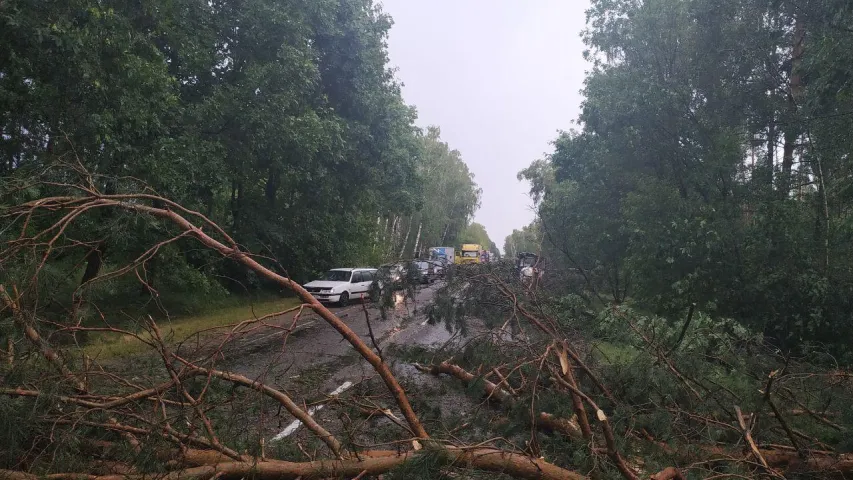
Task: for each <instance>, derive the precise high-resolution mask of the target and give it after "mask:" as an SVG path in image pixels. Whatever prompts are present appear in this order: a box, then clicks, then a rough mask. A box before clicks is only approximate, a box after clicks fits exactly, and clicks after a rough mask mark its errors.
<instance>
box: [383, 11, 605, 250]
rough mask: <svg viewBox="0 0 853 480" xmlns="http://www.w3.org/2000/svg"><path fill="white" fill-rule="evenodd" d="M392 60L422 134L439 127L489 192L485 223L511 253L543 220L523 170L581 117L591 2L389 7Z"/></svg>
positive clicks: (485, 196)
mask: <svg viewBox="0 0 853 480" xmlns="http://www.w3.org/2000/svg"><path fill="white" fill-rule="evenodd" d="M382 4H383V8H384V10H385V11H386V12H387V13H389V14H390V15H391V16H392V17H393V18H394V27H393V28H392V29H391V35H390V39H389V51H390V56H391V64H392V65H394V66H396V67H398V69H399V71H398V72H397V77H398V78H399V79H400V80H401V81H402V82H403V83H404V84H405V86H404V87H403V96H404V97H405V99H406V102H407V103H410V104H413V105H415V106H417V109H418V116H419V120H418V123H419V124H420V125H421V126H427V125H438V126H439V127H441V133H442V138H443V139H444V140H445V141H446V142H448V143H449V144H450V146H451V148H455V149H457V150H459V151H460V152H461V153H462V158H463V159H464V160H465V162H466V163H467V164H468V167H469V168H470V169H471V171H473V172H474V175H475V176H476V181H477V183H478V184H479V185H480V187H481V188H482V189H483V197H482V206H481V207H480V210H479V211H478V212H477V214H476V217H475V220H476V221H478V222H480V223H482V224H483V225H485V226H486V230H487V231H488V232H489V236H490V237H491V238H492V240H493V241H494V242H495V243H496V244H497V245H498V247H500V248H503V241H504V238H505V237H506V236H507V235H509V234H510V233H511V232H512V230H513V229H514V228H521V227H522V226H523V225H526V224H528V223H530V221H531V220H532V219H533V211H532V207H531V201H530V199H529V198H528V197H527V195H526V192H527V189H526V186H527V185H526V184H523V183H521V182H519V181H518V180H516V174H517V173H518V171H519V170H521V169H522V168H524V167H526V166H527V165H529V164H530V162H532V161H533V160H535V159H537V158H541V157H542V156H543V155H544V154H545V153H547V152H549V151H550V150H551V147H550V145H549V143H548V142H550V141H551V140H553V139H554V138H555V137H556V135H557V130H568V129H569V128H571V126H572V123H571V121H572V120H573V119H575V118H576V117H577V114H578V107H579V104H580V102H581V100H582V97H581V95H580V94H579V93H578V91H579V90H580V89H581V88H582V86H583V77H584V71H585V70H586V69H587V67H588V64H587V63H586V62H585V61H584V60H583V58H582V56H581V54H582V52H583V49H584V46H583V43H582V42H581V40H580V37H579V34H580V31H581V30H582V29H583V28H584V24H585V17H584V11H585V10H586V9H587V8H588V7H589V1H588V0H382Z"/></svg>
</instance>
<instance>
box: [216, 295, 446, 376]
mask: <svg viewBox="0 0 853 480" xmlns="http://www.w3.org/2000/svg"><path fill="white" fill-rule="evenodd" d="M437 288H439V283H436V284H434V285H430V286H424V287H422V288H420V289H419V290H418V291H417V292H416V294H415V298H414V299H411V298H410V299H407V300H406V301H404V299H403V296H402V294H399V295H398V298H397V304H396V306H395V308H394V309H393V310H392V311H389V312H387V318H386V319H384V320H383V319H382V318H381V316H380V312H379V310H378V309H377V308H374V307H373V306H371V304H370V302H367V303H366V304H364V305H363V304H362V303H360V302H359V301H355V302H354V303H353V304H351V305H349V306H347V307H344V308H341V307H333V308H331V310H332V311H333V312H334V313H335V314H336V315H338V316H339V317H340V318H341V319H342V320H343V321H344V322H346V323H347V324H348V325H349V326H350V328H352V329H353V330H354V331H355V332H356V333H357V334H358V335H359V336H360V337H361V338H362V339H363V340H364V341H365V342H366V343H367V344H368V345H372V340H371V338H370V332H369V329H368V322H367V320H366V318H365V307H366V309H367V313H368V315H369V318H370V326H371V327H372V329H373V335H374V338H375V339H376V341H377V343H378V344H379V348H380V349H384V348H385V347H386V346H387V345H389V344H391V343H396V344H401V345H409V344H423V345H430V344H436V343H443V342H445V341H447V340H448V339H449V338H450V336H451V335H450V333H449V332H447V330H446V329H445V328H444V327H443V326H441V325H428V324H427V323H426V318H425V316H424V315H423V309H424V308H425V307H426V306H427V305H428V304H429V303H430V301H431V300H432V298H433V296H434V295H435V292H436V290H437ZM307 312H308V311H307V310H306V311H304V312H303V314H302V315H301V316H300V317H299V318H298V320H297V321H296V323H295V328H293V329H292V331H291V332H290V333H289V334H286V333H285V332H284V331H282V330H272V329H265V330H262V331H258V332H257V333H253V334H250V335H246V336H244V337H242V338H238V339H235V340H233V341H232V342H230V343H229V345H228V346H227V347H226V348H225V349H223V352H222V353H223V355H222V356H221V357H220V360H219V361H218V362H217V363H218V366H219V368H223V369H225V370H229V371H232V372H234V373H239V374H241V375H245V376H247V377H249V378H252V379H257V380H260V381H263V382H264V383H271V384H275V385H277V386H279V387H285V388H286V387H287V384H288V383H290V382H289V381H288V379H293V378H296V377H298V376H299V375H300V374H302V373H304V372H306V371H309V370H313V371H316V370H318V367H322V366H329V367H330V368H329V370H338V372H336V373H338V374H339V373H340V369H336V368H335V366H336V364H341V368H344V367H346V366H348V365H351V364H353V363H363V364H365V366H367V367H368V368H369V365H366V362H364V361H360V362H358V361H357V360H359V359H360V357H358V355H357V353H356V352H355V350H354V348H353V347H352V346H351V345H350V344H349V342H347V341H346V340H344V339H343V337H341V335H340V334H339V333H338V332H337V331H336V330H335V329H333V328H332V327H331V326H330V325H329V324H328V323H326V322H325V320H323V319H322V318H320V317H319V316H317V315H316V314H313V312H312V313H307ZM294 315H295V314H288V315H283V316H281V317H278V318H276V319H275V320H274V323H275V324H276V325H281V326H285V327H290V326H291V325H293V324H294V322H293V318H294ZM285 340H286V341H285ZM338 376H339V375H334V374H333V375H331V376H330V377H329V382H330V383H334V381H336V380H335V377H338Z"/></svg>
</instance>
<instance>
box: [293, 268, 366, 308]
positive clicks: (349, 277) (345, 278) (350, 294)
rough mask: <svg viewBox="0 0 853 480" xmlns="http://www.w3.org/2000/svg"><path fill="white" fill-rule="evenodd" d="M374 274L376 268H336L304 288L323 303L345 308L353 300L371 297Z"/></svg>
mask: <svg viewBox="0 0 853 480" xmlns="http://www.w3.org/2000/svg"><path fill="white" fill-rule="evenodd" d="M374 273H376V269H375V268H334V269H332V270H329V271H328V272H326V274H325V275H324V276H323V279H322V280H314V281H313V282H310V283H306V284H305V285H303V287H305V290H307V291H308V293H310V294H311V295H313V296H314V298H316V299H317V300H319V301H321V302H323V303H337V304H339V305H340V306H342V307H345V306H347V305H348V304H349V302H350V299H352V298H358V297H360V296H361V294H364V295H365V296H368V295H370V284H371V283H373V275H374Z"/></svg>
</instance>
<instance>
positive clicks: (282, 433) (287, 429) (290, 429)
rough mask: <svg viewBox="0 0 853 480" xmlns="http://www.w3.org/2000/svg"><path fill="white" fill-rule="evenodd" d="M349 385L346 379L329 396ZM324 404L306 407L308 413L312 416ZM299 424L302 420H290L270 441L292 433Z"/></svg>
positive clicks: (350, 384) (350, 383) (342, 390)
mask: <svg viewBox="0 0 853 480" xmlns="http://www.w3.org/2000/svg"><path fill="white" fill-rule="evenodd" d="M351 386H353V383H352V382H350V381H349V380H347V381H346V382H344V383H342V384H341V386H339V387H338V388H336V389H334V390H333V391H332V393H330V394H329V396H330V397H334V396H336V395H340V394H341V393H343V392H344V391H345V390H346V389H348V388H350V387H351ZM325 406H326V405H325V404H320V405H317V406H315V407H311V408H309V409H308V415H310V416H312V417H313V416H314V414H315V413H317V412H319V411H320V410H322V409H323V407H325ZM300 426H302V422H300V421H299V420H294V421H292V422H290V425H288V426H287V427H285V429H284V430H282V431H280V432H278V434H277V435H276V436H274V437H272V440H270V441H271V442H275V441H278V440H281V439H283V438H285V437H288V436H290V435H292V434H293V432H295V431H296V430H298V429H299V427H300Z"/></svg>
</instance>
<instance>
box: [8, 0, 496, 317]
mask: <svg viewBox="0 0 853 480" xmlns="http://www.w3.org/2000/svg"><path fill="white" fill-rule="evenodd" d="M390 26H391V19H390V17H389V16H388V15H386V14H385V13H383V12H382V10H381V7H380V6H378V5H377V4H375V3H374V2H373V1H372V0H328V1H321V2H305V1H300V0H293V1H291V0H287V1H284V2H280V1H273V0H261V1H259V2H243V1H240V0H217V1H214V2H208V3H204V2H202V3H198V2H193V1H187V0H176V1H165V0H144V1H143V2H141V3H140V2H135V3H134V2H122V1H108V2H106V3H104V2H96V1H94V0H74V1H72V2H58V1H48V2H35V1H31V0H12V1H9V2H3V3H2V4H0V131H2V135H0V193H2V200H0V207H7V206H11V205H15V204H20V203H22V202H25V201H30V200H34V199H37V198H40V197H45V196H50V195H56V194H58V193H60V192H64V193H67V192H68V191H67V190H63V189H61V188H59V187H56V186H46V185H42V186H34V185H35V182H34V181H35V180H44V181H47V182H53V183H67V182H72V181H82V182H87V181H90V180H91V181H93V182H94V184H93V186H94V187H95V188H97V189H98V190H100V191H101V192H103V193H106V194H116V193H125V192H139V191H141V190H147V191H149V192H151V193H154V192H156V193H158V194H160V195H162V196H164V197H166V198H169V199H170V200H173V201H175V202H177V203H180V204H181V205H183V206H185V207H187V208H190V209H193V210H196V211H198V212H200V213H202V214H204V215H205V216H207V217H208V218H210V219H211V220H213V221H215V222H216V223H217V224H219V225H220V226H222V227H223V228H224V229H225V231H226V232H227V233H228V234H229V235H230V236H231V237H233V238H234V240H235V241H236V242H237V243H238V244H240V245H241V246H242V247H243V248H244V249H246V250H247V251H251V252H253V253H256V254H259V255H261V256H262V257H263V258H262V259H261V261H263V262H265V263H266V264H267V265H269V266H271V267H273V268H275V269H276V270H277V271H279V272H281V273H285V274H287V275H288V276H290V277H292V278H294V279H296V280H298V281H300V282H301V281H308V280H312V279H313V277H314V275H316V274H317V273H318V272H321V271H324V270H325V269H327V268H330V267H339V266H366V265H377V264H379V263H381V262H383V261H387V260H389V259H391V258H394V259H396V258H399V257H403V256H409V255H411V254H412V253H414V252H415V251H418V250H422V249H424V247H425V246H433V245H441V244H443V243H444V242H452V241H455V239H456V237H457V236H458V235H459V233H460V232H462V231H463V230H464V229H465V228H466V227H467V225H468V223H469V221H470V218H471V217H472V215H473V213H474V211H475V210H476V208H477V207H478V204H479V197H480V191H479V189H478V188H477V186H476V184H475V183H474V180H473V175H472V174H471V173H470V172H469V171H468V168H467V166H466V165H465V163H464V162H463V161H462V159H461V156H460V154H459V152H457V151H455V150H451V149H450V148H449V147H448V146H447V144H446V143H444V142H442V141H441V139H440V131H439V129H438V128H437V127H430V128H429V129H427V131H426V132H422V131H421V130H420V129H418V128H417V127H416V126H415V124H414V121H415V118H416V114H415V110H414V108H413V107H411V106H409V105H406V104H405V103H404V102H403V100H402V98H401V95H400V87H399V85H398V83H397V82H396V80H395V79H394V75H393V72H392V70H391V69H390V68H389V65H388V57H387V46H386V41H387V34H388V30H389V28H390ZM59 164H61V166H60V167H58V165H59ZM68 164H74V165H79V166H81V167H83V168H85V169H86V170H87V171H88V172H89V173H90V174H91V178H86V176H83V175H80V174H79V173H80V172H72V171H70V170H69V169H68V168H67V165H68ZM72 193H73V192H72ZM0 213H2V212H0ZM55 220H56V218H54V217H51V216H49V215H46V216H44V217H40V218H37V219H34V221H33V222H32V223H31V224H30V225H29V229H28V230H27V231H26V232H25V233H26V234H33V233H35V232H37V231H38V229H41V228H45V227H47V226H48V225H50V224H51V223H52V222H54V221H55ZM383 220H385V221H384V222H383ZM388 220H392V221H390V222H389V221H388ZM18 227H20V224H19V225H17V226H14V227H13V228H12V229H6V228H3V229H0V242H4V244H5V242H6V241H8V240H12V239H15V238H17V237H18V235H19V234H20V233H21V232H19V231H15V229H16V228H18ZM173 233H175V232H174V231H173V230H172V229H171V227H170V226H169V225H167V224H164V223H163V222H160V221H155V220H151V219H148V218H145V217H142V216H139V215H134V214H128V213H122V212H116V211H107V210H94V211H92V212H88V213H87V214H84V215H82V216H80V217H79V218H77V219H76V220H75V222H74V223H73V224H72V225H71V226H70V227H69V228H68V229H67V230H66V231H65V232H64V235H62V236H61V237H60V238H59V239H58V242H57V244H56V245H55V250H54V251H53V252H52V253H51V254H50V255H49V256H48V257H47V263H46V266H45V268H44V269H43V270H42V271H41V272H40V277H41V278H39V279H38V282H39V284H40V286H41V287H44V288H43V290H42V291H46V292H49V295H50V296H51V300H52V302H45V305H48V306H49V307H48V308H54V309H56V310H57V312H54V313H57V314H59V311H61V310H62V309H64V308H68V304H69V300H70V299H71V298H72V296H74V295H80V296H82V297H83V298H85V299H86V301H87V302H89V303H91V304H97V305H98V306H99V307H104V308H106V307H110V305H109V304H110V303H111V304H112V305H118V306H122V307H125V308H127V309H131V308H141V307H144V308H146V309H148V310H154V311H160V310H167V311H169V312H172V313H186V312H190V311H197V310H199V309H200V308H203V307H205V306H207V305H210V304H212V303H216V302H218V301H219V300H220V299H222V298H224V297H227V296H229V295H230V294H233V293H237V294H240V295H243V294H246V293H250V294H251V293H253V292H256V291H259V290H267V291H272V290H277V289H278V288H279V287H278V286H275V285H270V284H269V283H268V282H266V281H264V280H262V279H260V278H258V277H257V276H256V275H253V274H251V273H247V272H246V271H245V269H244V268H242V267H240V266H239V265H237V264H236V263H235V262H232V261H229V260H223V259H221V258H219V256H218V254H217V253H215V252H211V251H207V250H205V249H199V248H198V245H197V244H196V243H195V242H193V241H191V240H185V239H182V240H179V241H176V242H173V243H171V244H169V245H165V246H163V247H161V248H160V249H159V250H158V252H157V255H156V257H154V258H153V259H148V260H146V261H145V262H144V265H141V266H140V269H139V271H140V272H141V277H142V278H143V279H144V280H145V282H146V283H147V286H143V285H141V284H140V282H139V281H138V280H137V279H136V278H135V275H134V274H133V272H132V271H130V272H128V273H129V275H126V276H116V277H112V278H110V275H111V274H113V273H116V272H120V271H121V269H122V268H123V267H124V266H126V265H128V264H129V263H130V262H132V261H133V260H134V259H136V258H138V257H139V256H140V255H142V254H143V253H144V252H145V251H146V249H148V248H149V247H151V246H152V245H154V244H156V243H157V242H160V241H162V240H164V239H165V238H168V236H169V235H171V234H173ZM0 261H3V262H4V263H3V266H2V269H3V270H4V271H5V272H13V273H12V274H11V275H9V276H8V277H6V278H4V279H3V281H4V283H7V284H8V285H13V284H18V285H23V284H25V283H27V282H28V281H29V279H30V276H31V275H32V274H33V273H35V267H36V265H34V264H32V263H31V262H30V263H26V262H24V263H25V264H24V265H16V264H14V262H16V261H21V259H20V258H14V259H12V258H4V259H0ZM96 276H98V278H99V279H98V281H97V282H94V283H88V282H87V281H88V280H91V279H92V278H93V277H96ZM83 284H85V285H84V286H83V287H82V288H80V287H81V285H83ZM152 297H154V298H155V299H156V300H155V301H153V302H152ZM89 314H92V312H89Z"/></svg>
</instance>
